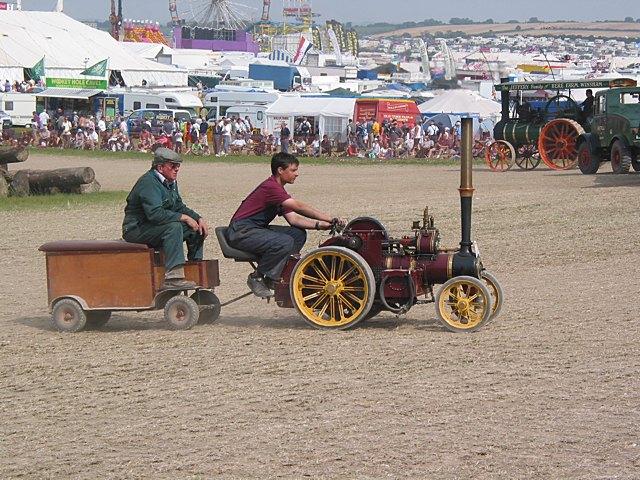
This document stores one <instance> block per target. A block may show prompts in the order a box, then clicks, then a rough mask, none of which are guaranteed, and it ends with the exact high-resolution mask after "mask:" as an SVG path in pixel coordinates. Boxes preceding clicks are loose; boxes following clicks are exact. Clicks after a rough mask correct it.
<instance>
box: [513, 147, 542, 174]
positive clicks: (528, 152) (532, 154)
mask: <svg viewBox="0 0 640 480" xmlns="http://www.w3.org/2000/svg"><path fill="white" fill-rule="evenodd" d="M516 165H518V167H520V168H522V169H523V170H533V169H534V168H536V167H537V166H538V165H540V154H539V153H538V146H537V145H535V144H533V143H527V144H526V145H522V146H521V147H519V148H518V156H517V157H516Z"/></svg>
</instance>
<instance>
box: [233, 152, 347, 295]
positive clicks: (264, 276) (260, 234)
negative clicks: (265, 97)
mask: <svg viewBox="0 0 640 480" xmlns="http://www.w3.org/2000/svg"><path fill="white" fill-rule="evenodd" d="M299 165H300V162H299V161H298V159H297V158H296V157H294V156H293V155H291V154H288V153H283V152H281V153H277V154H275V155H274V156H273V158H272V159H271V173H272V175H271V176H270V177H269V178H267V179H266V180H265V181H264V182H262V183H261V184H260V185H258V186H257V187H256V189H255V190H254V191H253V192H251V193H250V194H249V196H247V198H245V199H244V200H243V201H242V203H241V204H240V207H238V210H237V211H236V213H235V214H234V215H233V217H232V218H231V222H230V224H229V229H228V230H227V241H228V242H229V245H231V246H232V247H234V248H237V249H238V250H244V251H246V252H251V253H253V254H255V255H256V256H258V257H259V260H258V268H257V270H256V271H255V272H254V273H252V274H251V275H249V278H248V280H247V285H249V288H251V291H252V292H253V293H254V294H255V295H257V296H258V297H262V298H267V297H270V296H272V295H273V291H272V290H273V283H274V282H277V281H278V280H279V279H280V274H281V273H282V269H283V268H284V265H285V263H286V261H287V259H288V258H289V255H291V254H292V253H298V252H299V251H300V249H301V248H302V246H303V245H304V243H305V241H306V240H307V232H306V230H307V229H311V228H314V229H316V230H329V229H330V228H331V225H332V222H334V221H336V222H337V223H339V224H341V225H344V224H345V223H346V222H345V220H343V219H337V218H335V217H332V216H331V215H328V214H326V213H323V212H321V211H319V210H316V209H315V208H313V207H312V206H310V205H307V204H305V203H303V202H301V201H299V200H296V199H294V198H292V197H291V195H289V194H288V193H287V191H286V190H285V189H284V186H285V185H286V184H288V183H293V182H295V180H296V178H297V177H298V167H299ZM278 215H279V216H283V217H284V218H285V220H287V222H288V223H289V225H290V226H289V227H286V226H280V225H269V224H270V223H271V222H272V221H273V219H275V218H276V216H278Z"/></svg>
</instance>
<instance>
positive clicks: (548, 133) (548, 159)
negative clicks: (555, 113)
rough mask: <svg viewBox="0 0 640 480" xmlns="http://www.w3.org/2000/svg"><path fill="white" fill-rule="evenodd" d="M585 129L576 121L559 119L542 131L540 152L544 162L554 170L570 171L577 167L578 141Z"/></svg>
mask: <svg viewBox="0 0 640 480" xmlns="http://www.w3.org/2000/svg"><path fill="white" fill-rule="evenodd" d="M583 133H584V128H582V126H580V124H579V123H578V122H576V121H574V120H570V119H568V118H557V119H555V120H551V121H550V122H549V123H547V124H546V125H545V126H544V127H542V130H540V137H539V138H538V151H539V152H540V157H541V158H542V161H543V162H544V163H545V165H547V167H549V168H550V169H552V170H569V169H571V168H573V167H575V166H576V162H577V160H578V151H577V149H576V141H577V140H578V137H579V136H580V135H582V134H583Z"/></svg>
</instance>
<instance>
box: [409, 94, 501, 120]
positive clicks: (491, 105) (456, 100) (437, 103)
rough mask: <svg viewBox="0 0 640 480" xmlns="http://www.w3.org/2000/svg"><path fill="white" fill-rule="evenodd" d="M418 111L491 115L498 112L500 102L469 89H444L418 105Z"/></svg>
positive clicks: (433, 113)
mask: <svg viewBox="0 0 640 480" xmlns="http://www.w3.org/2000/svg"><path fill="white" fill-rule="evenodd" d="M418 108H419V109H420V113H422V114H424V115H427V116H431V115H436V114H438V113H457V114H474V113H475V114H478V115H480V116H483V117H491V116H495V115H498V114H500V110H501V107H500V104H499V103H498V102H494V101H493V100H489V99H487V98H484V97H482V96H480V95H479V94H478V93H476V92H473V91H471V90H446V91H444V92H443V93H441V94H440V95H437V96H436V97H435V98H433V99H431V100H428V101H426V102H424V103H421V104H420V105H418Z"/></svg>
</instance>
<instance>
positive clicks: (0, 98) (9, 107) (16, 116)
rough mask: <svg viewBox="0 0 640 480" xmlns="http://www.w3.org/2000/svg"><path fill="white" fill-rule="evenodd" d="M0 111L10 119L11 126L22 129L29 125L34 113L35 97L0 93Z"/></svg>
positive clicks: (16, 93)
mask: <svg viewBox="0 0 640 480" xmlns="http://www.w3.org/2000/svg"><path fill="white" fill-rule="evenodd" d="M0 110H4V111H5V112H6V113H7V115H9V116H10V117H11V121H12V123H13V125H15V126H19V127H24V126H25V125H29V124H30V123H31V118H32V117H33V112H35V111H36V96H35V95H34V94H33V93H19V92H6V93H0Z"/></svg>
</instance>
